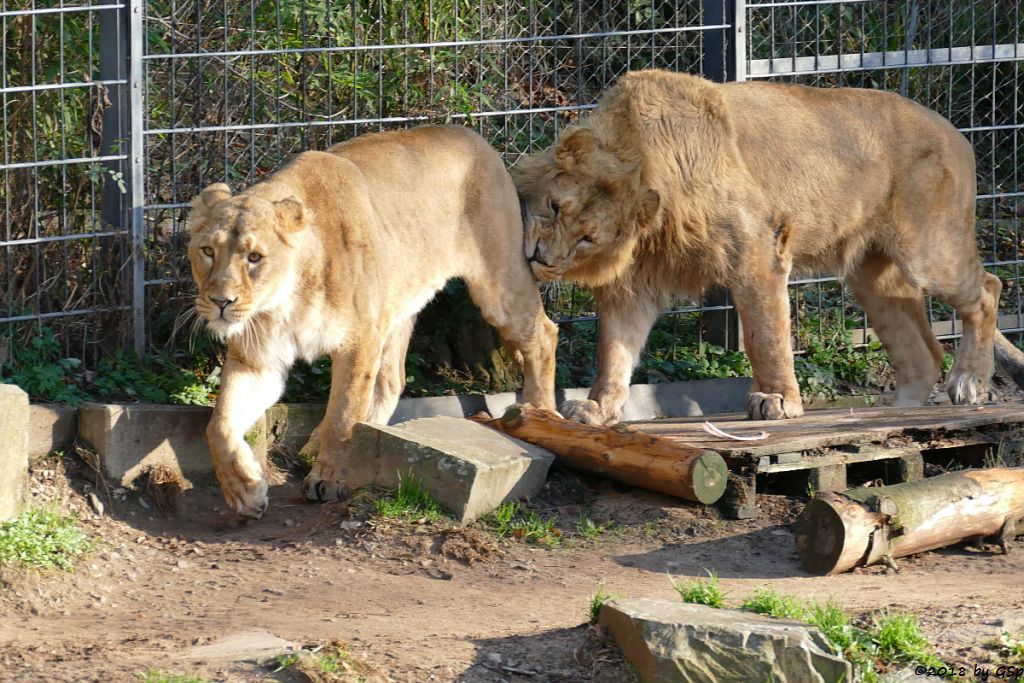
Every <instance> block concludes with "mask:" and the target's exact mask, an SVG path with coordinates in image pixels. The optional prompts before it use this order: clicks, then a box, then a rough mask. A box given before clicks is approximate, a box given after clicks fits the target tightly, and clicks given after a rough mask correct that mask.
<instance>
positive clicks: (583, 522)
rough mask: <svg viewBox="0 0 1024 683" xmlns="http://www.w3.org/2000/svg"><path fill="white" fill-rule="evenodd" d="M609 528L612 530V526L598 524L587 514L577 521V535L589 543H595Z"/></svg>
mask: <svg viewBox="0 0 1024 683" xmlns="http://www.w3.org/2000/svg"><path fill="white" fill-rule="evenodd" d="M609 528H611V525H610V524H607V523H605V524H598V523H597V522H595V521H594V520H593V519H591V518H590V517H589V516H588V515H585V514H583V515H580V516H579V519H577V520H576V533H577V534H579V535H580V536H582V537H583V538H584V539H585V540H588V541H593V540H594V539H596V538H597V537H598V536H600V535H601V534H603V533H604V532H606V531H608V529H609Z"/></svg>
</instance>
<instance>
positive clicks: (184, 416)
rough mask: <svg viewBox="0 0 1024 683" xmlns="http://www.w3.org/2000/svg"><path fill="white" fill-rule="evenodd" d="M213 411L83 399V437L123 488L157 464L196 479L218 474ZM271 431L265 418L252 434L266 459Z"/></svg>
mask: <svg viewBox="0 0 1024 683" xmlns="http://www.w3.org/2000/svg"><path fill="white" fill-rule="evenodd" d="M212 411H213V409H212V408H205V407H202V406H168V405H155V404H146V403H137V404H112V403H83V404H82V405H81V406H80V407H79V409H78V436H79V438H80V439H81V440H82V441H83V442H84V443H85V444H86V445H87V446H89V447H90V448H92V449H93V450H94V451H96V453H97V454H98V455H99V456H100V462H101V463H102V464H103V470H104V474H105V475H106V477H107V478H108V479H109V480H110V481H111V482H112V483H116V485H118V486H132V485H133V484H134V482H135V480H136V479H137V478H138V477H139V476H141V475H142V474H144V473H146V472H147V471H148V470H149V469H150V468H151V467H153V466H154V465H157V464H162V465H166V466H167V467H169V468H171V469H172V470H174V471H175V472H177V473H178V474H180V475H181V476H182V477H183V478H184V479H185V480H187V481H189V482H192V483H196V482H197V481H201V480H205V479H211V478H212V477H213V476H214V471H213V462H212V461H211V459H210V450H209V448H208V447H207V445H206V424H207V422H209V421H210V414H211V412H212ZM266 434H267V430H266V423H265V420H263V419H262V418H261V419H260V420H259V421H258V422H257V424H256V425H255V426H254V427H253V429H252V430H250V432H249V434H247V435H246V442H247V443H249V445H250V446H252V448H253V452H254V453H255V454H256V457H257V459H259V460H260V461H261V462H265V460H266V453H267V436H266Z"/></svg>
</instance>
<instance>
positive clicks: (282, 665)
mask: <svg viewBox="0 0 1024 683" xmlns="http://www.w3.org/2000/svg"><path fill="white" fill-rule="evenodd" d="M298 662H299V656H298V655H297V654H295V653H293V652H289V653H287V654H279V655H277V656H276V657H274V663H273V664H271V665H270V666H272V667H273V666H275V665H276V667H277V668H275V669H273V670H272V671H271V672H270V673H272V674H276V673H279V672H281V671H284V670H285V669H287V668H288V667H290V666H295V665H296V664H297V663H298Z"/></svg>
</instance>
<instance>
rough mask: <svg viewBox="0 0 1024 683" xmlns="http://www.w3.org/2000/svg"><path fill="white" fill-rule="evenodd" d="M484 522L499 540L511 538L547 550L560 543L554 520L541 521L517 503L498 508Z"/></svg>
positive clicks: (560, 534) (558, 531)
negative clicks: (543, 547)
mask: <svg viewBox="0 0 1024 683" xmlns="http://www.w3.org/2000/svg"><path fill="white" fill-rule="evenodd" d="M484 521H485V522H486V523H487V524H489V525H490V527H491V528H492V529H493V530H494V532H495V533H496V534H497V535H498V536H499V537H501V538H505V537H507V536H511V537H513V538H518V539H520V540H523V541H529V542H533V543H536V544H538V545H542V546H545V547H548V548H553V547H555V546H557V545H559V544H560V543H561V541H562V531H561V529H558V528H557V527H556V525H555V520H554V519H543V518H541V517H540V515H538V514H537V513H536V512H535V511H533V510H527V509H525V508H523V506H522V505H521V504H520V503H519V502H518V501H515V502H511V503H504V504H503V505H500V506H498V508H497V509H496V510H494V512H492V513H491V514H489V515H487V516H486V517H484Z"/></svg>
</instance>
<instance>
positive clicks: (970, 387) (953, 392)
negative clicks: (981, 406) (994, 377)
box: [946, 373, 989, 405]
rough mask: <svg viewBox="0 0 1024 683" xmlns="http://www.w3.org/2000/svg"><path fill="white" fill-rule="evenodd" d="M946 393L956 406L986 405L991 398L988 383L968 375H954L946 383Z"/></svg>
mask: <svg viewBox="0 0 1024 683" xmlns="http://www.w3.org/2000/svg"><path fill="white" fill-rule="evenodd" d="M946 393H948V394H949V400H950V401H952V402H953V403H955V404H956V405H973V404H976V403H984V402H985V401H987V400H988V398H989V392H988V382H986V381H985V380H983V379H979V378H977V377H972V376H971V375H968V374H956V373H953V374H951V375H950V376H949V380H948V381H947V382H946Z"/></svg>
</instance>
